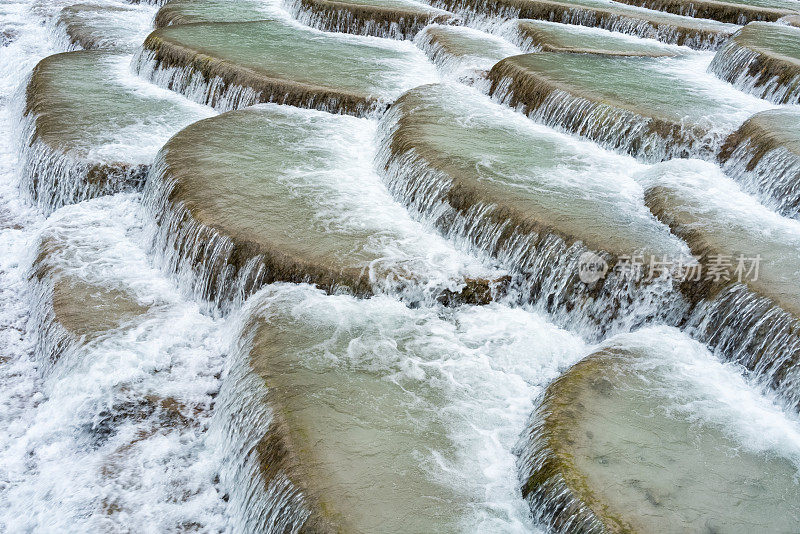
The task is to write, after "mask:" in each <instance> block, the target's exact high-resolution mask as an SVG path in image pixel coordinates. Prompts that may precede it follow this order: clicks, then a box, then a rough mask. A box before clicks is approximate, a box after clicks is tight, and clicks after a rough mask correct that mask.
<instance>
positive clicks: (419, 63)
mask: <svg viewBox="0 0 800 534" xmlns="http://www.w3.org/2000/svg"><path fill="white" fill-rule="evenodd" d="M406 44H407V45H408V46H405V45H406ZM333 65H335V67H332V66H333ZM136 71H137V73H138V74H139V75H141V76H143V77H145V78H147V79H149V80H150V81H152V82H154V83H156V84H158V85H161V86H163V87H167V88H169V89H172V90H173V91H177V92H179V93H182V94H184V95H186V96H187V97H189V98H191V99H193V100H195V101H197V102H201V103H204V104H209V105H211V106H213V107H215V108H217V109H219V110H222V111H226V110H230V109H236V108H240V107H245V106H249V105H252V104H255V103H258V102H276V103H279V104H290V105H294V106H298V107H306V108H313V109H320V110H325V111H332V112H336V113H347V114H351V115H367V114H369V113H372V112H376V111H380V110H382V109H384V108H385V107H386V105H387V104H388V103H389V102H391V101H392V100H394V98H395V97H396V96H397V95H399V94H400V93H401V92H402V91H403V90H404V89H407V88H408V87H411V86H413V85H416V84H417V83H419V82H420V81H422V80H425V79H426V78H428V77H433V76H434V70H433V66H432V65H430V64H429V63H428V62H427V61H425V60H424V57H423V56H422V53H421V52H419V51H418V50H417V49H416V48H414V47H413V46H412V45H411V44H410V43H395V42H393V41H387V42H386V43H382V42H377V41H375V40H371V39H366V38H364V39H363V40H360V39H358V38H355V37H349V36H348V37H345V36H340V35H336V34H325V33H320V32H319V31H317V30H312V29H308V28H306V27H301V26H298V25H296V24H291V23H289V22H285V21H278V20H270V21H261V22H237V23H208V24H185V25H180V26H168V27H166V28H161V29H159V30H156V31H154V32H153V33H151V34H150V35H149V36H148V37H147V39H146V40H145V42H144V47H143V51H142V53H141V54H140V55H139V57H138V59H137V62H136Z"/></svg>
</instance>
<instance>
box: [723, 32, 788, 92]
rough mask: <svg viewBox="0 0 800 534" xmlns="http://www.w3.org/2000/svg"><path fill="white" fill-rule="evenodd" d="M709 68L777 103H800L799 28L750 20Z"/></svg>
mask: <svg viewBox="0 0 800 534" xmlns="http://www.w3.org/2000/svg"><path fill="white" fill-rule="evenodd" d="M708 69H709V71H710V72H713V73H714V74H716V75H717V76H718V77H719V78H721V79H723V80H725V81H726V82H729V83H732V84H733V85H734V86H736V87H737V88H738V89H740V90H742V91H744V92H746V93H750V94H752V95H755V96H757V97H759V98H764V99H766V100H769V101H770V102H774V103H776V104H798V103H800V28H796V27H794V26H787V25H783V24H769V23H765V22H751V23H750V24H748V25H747V26H745V27H744V28H742V29H741V30H739V32H738V33H736V35H734V36H733V37H732V38H731V39H730V40H729V41H728V43H727V44H726V45H725V46H724V47H723V48H721V49H720V50H719V51H718V52H717V54H716V56H714V60H713V61H712V62H711V65H710V66H709V67H708Z"/></svg>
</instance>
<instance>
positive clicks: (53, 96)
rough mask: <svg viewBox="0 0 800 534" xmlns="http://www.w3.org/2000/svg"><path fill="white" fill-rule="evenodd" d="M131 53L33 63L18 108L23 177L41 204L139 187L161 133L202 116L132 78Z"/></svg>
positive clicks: (70, 54)
mask: <svg viewBox="0 0 800 534" xmlns="http://www.w3.org/2000/svg"><path fill="white" fill-rule="evenodd" d="M129 61H130V59H129V56H125V55H120V54H116V53H112V52H106V51H77V52H67V53H63V54H56V55H54V56H50V57H48V58H45V59H43V60H42V61H40V62H39V64H38V65H37V66H36V68H34V70H33V74H32V75H31V79H30V82H29V84H28V87H27V93H26V105H25V110H24V121H25V126H26V129H27V131H26V132H25V138H24V141H23V143H24V145H23V146H22V147H21V150H22V160H23V184H24V186H25V187H27V188H28V190H29V191H30V193H31V195H32V196H33V198H34V199H35V200H36V201H37V202H38V203H39V205H40V206H41V207H42V208H44V209H45V210H53V209H56V208H58V207H59V206H63V205H64V204H70V203H74V202H79V201H81V200H85V199H87V198H91V197H95V196H100V195H106V194H110V193H115V192H119V191H126V190H133V189H137V188H139V187H140V186H141V185H142V184H143V182H144V177H145V174H146V172H147V167H148V164H149V162H150V160H151V158H152V157H153V155H154V154H155V152H156V150H157V149H158V147H159V146H160V144H162V143H163V141H164V140H165V138H167V137H168V136H169V135H170V134H171V133H172V132H174V131H177V130H178V129H180V128H181V127H182V126H184V125H186V124H189V123H191V122H193V121H195V120H197V119H199V118H202V117H205V116H208V114H209V113H208V111H206V110H202V109H199V107H198V106H194V105H190V104H187V103H184V102H183V101H181V100H180V99H178V98H175V97H174V96H173V95H171V94H169V93H168V92H166V91H161V90H155V91H154V90H153V88H151V87H149V86H148V84H146V83H144V82H142V81H139V80H136V79H135V78H134V77H133V76H131V75H130V74H129V72H128V64H129Z"/></svg>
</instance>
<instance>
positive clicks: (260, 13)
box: [153, 0, 270, 28]
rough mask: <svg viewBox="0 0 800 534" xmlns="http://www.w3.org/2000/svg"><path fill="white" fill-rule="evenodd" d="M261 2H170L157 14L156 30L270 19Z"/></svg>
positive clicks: (181, 0) (178, 0) (174, 0)
mask: <svg viewBox="0 0 800 534" xmlns="http://www.w3.org/2000/svg"><path fill="white" fill-rule="evenodd" d="M266 7H267V5H266V4H265V2H262V1H261V0H237V1H236V2H229V1H227V0H170V1H169V2H167V3H166V4H164V5H163V6H162V7H161V8H160V9H159V10H158V13H156V16H155V19H154V21H153V24H154V26H155V27H156V28H163V27H165V26H173V25H179V24H195V23H198V22H252V21H258V20H265V19H268V18H270V17H269V13H268V11H267V9H266Z"/></svg>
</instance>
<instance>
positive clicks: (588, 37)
mask: <svg viewBox="0 0 800 534" xmlns="http://www.w3.org/2000/svg"><path fill="white" fill-rule="evenodd" d="M517 31H518V36H516V39H515V41H516V43H517V45H518V46H519V47H520V48H522V49H523V50H525V51H528V52H537V51H544V52H573V53H579V54H604V55H611V56H650V57H661V56H675V55H678V54H679V53H680V50H681V49H680V48H677V47H675V46H669V45H663V44H660V43H654V42H648V41H644V40H642V39H638V38H636V37H630V36H628V35H625V34H621V33H616V32H609V31H606V30H601V29H597V28H587V27H585V26H574V25H571V24H561V23H557V22H548V21H542V20H520V21H519V22H518V23H517Z"/></svg>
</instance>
